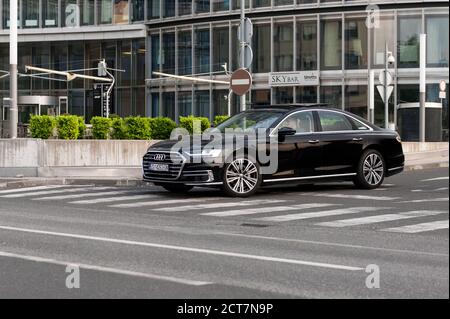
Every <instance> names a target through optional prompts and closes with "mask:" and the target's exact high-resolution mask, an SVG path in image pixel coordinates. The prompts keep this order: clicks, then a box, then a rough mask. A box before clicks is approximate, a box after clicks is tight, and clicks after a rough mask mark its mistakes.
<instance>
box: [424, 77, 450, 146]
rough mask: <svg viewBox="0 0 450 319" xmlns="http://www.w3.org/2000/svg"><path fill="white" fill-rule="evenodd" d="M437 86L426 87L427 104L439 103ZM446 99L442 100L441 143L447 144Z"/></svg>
mask: <svg viewBox="0 0 450 319" xmlns="http://www.w3.org/2000/svg"><path fill="white" fill-rule="evenodd" d="M439 92H440V89H439V84H437V83H436V84H428V85H427V102H435V103H441V99H440V98H439ZM446 93H447V96H448V94H449V87H448V83H447V90H446ZM448 119H449V114H448V98H447V99H443V100H442V141H444V142H448V140H449V133H448Z"/></svg>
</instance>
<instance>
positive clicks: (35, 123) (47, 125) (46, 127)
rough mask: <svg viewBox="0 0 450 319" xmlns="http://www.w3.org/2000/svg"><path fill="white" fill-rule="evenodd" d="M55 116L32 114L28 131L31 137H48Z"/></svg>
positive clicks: (51, 133) (51, 131)
mask: <svg viewBox="0 0 450 319" xmlns="http://www.w3.org/2000/svg"><path fill="white" fill-rule="evenodd" d="M55 124H56V123H55V118H54V117H53V116H48V115H36V116H32V117H31V120H30V131H31V136H32V137H33V138H41V139H44V140H46V139H48V138H49V137H51V136H52V135H53V129H54V128H55Z"/></svg>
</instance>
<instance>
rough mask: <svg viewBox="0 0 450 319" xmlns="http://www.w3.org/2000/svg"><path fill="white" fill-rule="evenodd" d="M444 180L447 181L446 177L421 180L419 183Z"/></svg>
mask: <svg viewBox="0 0 450 319" xmlns="http://www.w3.org/2000/svg"><path fill="white" fill-rule="evenodd" d="M445 180H448V176H443V177H436V178H430V179H423V180H421V182H434V181H445Z"/></svg>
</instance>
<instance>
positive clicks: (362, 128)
mask: <svg viewBox="0 0 450 319" xmlns="http://www.w3.org/2000/svg"><path fill="white" fill-rule="evenodd" d="M346 118H347V119H348V120H349V121H350V123H351V124H352V126H353V130H357V131H367V130H369V128H368V127H367V126H366V125H364V124H362V123H361V122H360V121H357V120H355V119H352V118H351V117H349V116H346Z"/></svg>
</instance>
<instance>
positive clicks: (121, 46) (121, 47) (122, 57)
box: [117, 40, 132, 86]
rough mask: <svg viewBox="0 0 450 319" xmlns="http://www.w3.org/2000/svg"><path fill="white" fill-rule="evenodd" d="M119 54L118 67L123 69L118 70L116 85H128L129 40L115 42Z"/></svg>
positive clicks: (129, 69) (129, 66) (129, 79)
mask: <svg viewBox="0 0 450 319" xmlns="http://www.w3.org/2000/svg"><path fill="white" fill-rule="evenodd" d="M117 49H118V54H119V63H120V65H119V68H120V69H122V70H125V72H120V74H119V81H118V83H117V86H130V85H131V76H132V74H131V42H130V41H126V40H124V41H119V42H118V44H117Z"/></svg>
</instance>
